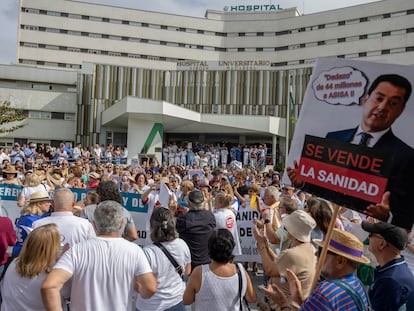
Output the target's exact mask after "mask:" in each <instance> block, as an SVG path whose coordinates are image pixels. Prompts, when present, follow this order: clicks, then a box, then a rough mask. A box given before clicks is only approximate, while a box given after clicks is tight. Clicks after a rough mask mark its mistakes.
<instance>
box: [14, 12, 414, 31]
mask: <svg viewBox="0 0 414 311" xmlns="http://www.w3.org/2000/svg"><path fill="white" fill-rule="evenodd" d="M21 11H22V12H24V13H31V14H42V15H49V16H58V17H66V18H74V19H82V20H89V21H95V22H105V23H113V24H122V25H130V26H136V27H148V28H153V29H163V30H170V31H180V32H188V33H197V34H204V35H214V36H221V37H237V36H239V37H242V36H258V37H260V36H281V35H288V34H291V33H296V32H304V31H312V30H318V29H325V28H330V27H338V26H345V25H352V24H355V23H364V22H369V21H375V20H380V19H387V18H391V17H398V16H403V15H411V14H414V9H409V10H404V11H397V12H393V13H385V14H380V15H372V16H369V17H361V18H356V19H349V20H342V21H339V22H334V23H329V24H319V25H313V26H307V27H300V28H295V29H288V30H282V31H276V32H274V31H272V32H233V33H230V32H229V33H227V32H214V31H207V30H203V29H194V28H184V27H176V26H166V25H161V24H150V23H145V22H137V21H129V20H120V19H115V18H106V17H98V16H89V15H80V14H72V13H65V12H56V11H47V10H40V9H35V8H26V7H22V8H21Z"/></svg>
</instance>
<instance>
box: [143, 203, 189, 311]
mask: <svg viewBox="0 0 414 311" xmlns="http://www.w3.org/2000/svg"><path fill="white" fill-rule="evenodd" d="M150 222H151V240H152V241H153V242H154V243H153V244H150V245H147V246H145V247H144V253H145V256H146V257H147V259H148V262H149V263H150V266H151V269H152V271H153V272H154V274H155V276H156V278H157V292H156V293H155V294H154V295H153V296H152V297H151V298H149V299H145V298H143V297H141V295H138V297H137V301H136V310H137V311H140V310H154V311H155V310H159V311H163V310H174V311H180V310H181V311H184V310H185V309H184V305H183V302H182V300H183V294H184V289H185V283H184V281H183V279H182V277H184V276H186V275H189V274H190V272H191V254H190V249H189V248H188V246H187V244H186V243H185V242H184V241H183V240H182V239H180V238H177V231H176V229H175V218H174V216H173V215H172V213H171V212H170V210H168V209H167V208H164V207H162V206H160V207H157V208H155V209H154V211H153V212H152V215H151V219H150ZM160 244H161V245H160ZM163 249H165V250H163ZM165 251H166V252H168V253H169V255H170V256H171V257H172V258H173V259H174V260H175V263H176V265H177V267H175V264H173V263H172V262H171V260H170V259H169V258H168V257H167V255H166V254H165ZM180 271H181V272H180Z"/></svg>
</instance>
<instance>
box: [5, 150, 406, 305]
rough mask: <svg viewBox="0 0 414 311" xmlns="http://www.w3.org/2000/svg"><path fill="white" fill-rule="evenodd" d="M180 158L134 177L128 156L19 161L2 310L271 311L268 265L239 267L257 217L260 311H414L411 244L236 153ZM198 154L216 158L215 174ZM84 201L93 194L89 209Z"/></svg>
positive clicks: (13, 174) (8, 171)
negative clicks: (128, 205) (136, 212)
mask: <svg viewBox="0 0 414 311" xmlns="http://www.w3.org/2000/svg"><path fill="white" fill-rule="evenodd" d="M173 146H174V144H167V145H166V147H165V148H164V149H166V152H167V154H164V155H163V156H164V157H165V158H166V159H170V158H172V157H170V152H171V153H173V154H174V159H175V158H176V157H175V154H176V153H178V152H182V151H186V152H187V155H186V162H184V161H182V160H183V158H182V157H181V156H180V163H179V164H177V163H176V162H171V163H170V162H169V161H158V160H157V159H154V160H153V161H147V162H143V163H142V164H138V165H126V164H122V154H121V153H120V154H119V155H120V156H119V162H118V160H117V159H116V158H115V157H113V158H112V159H113V160H111V161H102V158H101V159H99V161H98V160H97V159H95V160H91V158H90V157H89V156H85V157H83V156H82V155H81V156H80V157H78V158H74V159H73V160H72V159H69V158H62V159H60V160H58V161H56V162H51V161H50V159H49V160H46V159H41V160H38V159H37V158H36V156H35V160H34V162H30V161H28V160H27V159H28V158H26V160H25V159H24V158H22V159H20V160H21V162H20V163H19V162H18V161H19V160H18V159H16V156H15V157H13V156H12V155H11V154H12V153H11V152H10V153H9V154H8V156H9V158H8V159H3V161H2V168H1V169H2V176H3V177H2V179H1V180H0V183H1V184H5V185H20V186H22V189H21V191H20V192H19V194H18V198H16V199H17V204H18V206H20V207H21V215H20V217H19V219H18V220H17V222H16V224H12V222H11V220H10V219H9V218H7V217H0V224H1V225H0V267H1V271H0V272H3V270H4V273H2V285H1V295H2V299H3V302H2V305H1V310H2V311H3V310H4V311H7V310H61V309H67V308H68V306H70V309H71V310H75V311H76V310H132V309H133V308H134V309H135V310H140V311H142V310H186V306H189V305H192V307H193V309H195V310H245V308H246V304H248V303H254V302H256V301H257V292H256V289H255V288H254V287H253V285H252V280H251V276H253V275H254V274H255V273H256V272H257V266H258V265H257V264H255V263H247V262H237V261H238V260H237V256H240V255H242V247H241V243H240V242H241V237H240V235H239V230H238V223H237V219H238V217H237V216H238V213H240V212H243V211H256V212H257V215H259V217H257V218H255V219H254V220H253V222H252V223H251V232H252V234H253V238H254V239H255V240H256V245H257V251H258V254H259V255H260V258H261V264H262V267H263V270H264V277H263V283H264V286H263V287H261V290H262V291H263V292H264V293H265V294H266V297H265V299H264V300H260V301H259V302H258V307H259V309H260V310H285V311H286V310H298V309H301V310H368V308H370V307H371V308H372V310H403V308H405V309H404V310H414V276H413V274H412V272H411V271H410V269H409V268H408V266H407V263H406V261H405V258H404V256H403V255H402V251H403V250H405V249H406V247H407V246H410V240H411V232H407V231H406V230H404V229H401V228H399V227H396V226H394V225H392V224H389V223H386V222H378V221H377V220H375V219H373V218H369V217H368V218H366V217H365V216H364V215H362V214H359V213H356V212H354V211H352V210H348V209H345V208H340V212H339V214H338V217H337V218H335V219H332V218H333V216H334V208H333V205H332V203H331V202H328V201H326V200H324V199H322V198H317V197H313V196H312V195H311V194H309V193H305V192H303V191H301V190H300V189H295V188H294V187H293V186H291V185H288V184H284V183H283V182H282V181H281V176H280V174H279V172H276V171H273V169H269V170H267V171H263V170H260V167H258V166H257V163H256V162H255V163H252V162H251V158H248V159H250V160H249V161H250V162H249V161H247V164H246V165H244V164H245V161H244V158H243V157H242V153H241V152H238V155H235V156H234V157H233V155H232V156H231V158H234V160H233V161H236V162H237V163H235V162H233V164H232V161H229V159H228V160H227V161H222V160H218V161H217V162H215V160H214V157H213V156H212V155H214V154H216V153H218V152H220V155H222V154H223V153H222V152H223V150H225V147H224V148H221V149H220V146H216V147H213V146H210V147H213V149H209V148H207V151H206V150H204V149H203V148H199V147H202V146H197V145H196V144H194V145H193V146H192V148H191V149H190V148H188V146H187V148H186V149H187V150H184V149H183V148H181V149H182V150H180V147H177V149H176V148H173ZM30 147H31V146H30V144H29V149H31V148H30ZM98 147H99V146H98ZM260 147H261V148H266V147H265V146H263V145H262V146H259V148H258V149H259V150H260V149H261V148H260ZM20 148H21V147H20V146H18V145H16V146H15V149H16V150H17V149H20ZM62 148H63V149H64V146H62ZM196 148H199V149H198V150H197V149H196ZM115 149H116V148H115ZM175 149H176V150H175ZM195 150H197V151H195ZM239 150H242V149H240V148H239ZM163 152H164V150H163ZM188 152H194V154H196V153H198V154H200V153H201V154H202V157H205V156H206V154H207V153H211V152H212V153H211V156H210V160H209V161H207V162H206V164H205V165H204V164H201V163H200V162H201V161H200V162H198V163H196V162H190V161H189V157H188ZM230 153H231V151H230ZM23 154H25V152H23ZM20 155H21V154H20ZM21 156H22V155H21ZM72 156H73V154H72ZM22 157H23V156H22ZM24 157H26V155H24ZM29 158H30V157H29ZM105 158H107V156H105ZM239 159H240V160H239ZM224 160H225V159H224ZM174 161H175V160H174ZM187 161H188V162H187ZM238 162H240V164H239V163H238ZM19 164H20V166H19ZM27 164H32V165H31V166H30V165H27ZM200 164H201V165H200ZM216 164H217V165H216ZM72 188H85V189H89V190H90V192H88V194H87V196H86V198H85V200H83V201H79V202H75V197H74V194H73V192H72V191H71V190H72ZM163 191H167V192H168V194H169V199H168V202H166V203H165V204H164V203H162V202H161V201H162V198H161V197H162V195H161V193H162V192H163ZM122 192H128V193H136V194H139V195H140V197H141V201H142V203H143V204H144V205H146V206H147V207H148V213H147V214H146V215H147V217H148V218H147V219H146V222H145V228H136V225H135V223H134V220H133V217H132V216H131V214H130V212H129V211H128V210H127V209H125V208H124V207H123V206H122V205H121V204H122V199H121V193H122ZM332 222H334V223H335V229H334V230H333V234H332V238H331V239H330V240H329V241H327V240H325V237H326V235H327V233H328V231H329V229H328V228H329V224H330V223H332ZM137 229H139V230H145V231H147V232H148V235H147V239H146V241H145V243H144V244H145V245H144V246H143V247H141V246H139V245H138V243H136V241H137V239H138V235H137ZM8 247H13V248H12V252H11V253H10V252H9V253H8V252H7V249H8ZM410 249H413V248H410ZM319 256H320V257H319ZM319 258H324V259H323V266H322V270H321V273H320V274H318V273H319V272H318V271H317V269H316V267H317V263H318V260H319ZM249 264H251V266H249ZM364 271H365V273H364ZM315 278H318V279H319V282H318V284H317V285H316V286H315V287H314V286H313V281H314V279H315ZM367 289H368V290H367Z"/></svg>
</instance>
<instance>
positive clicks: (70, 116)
mask: <svg viewBox="0 0 414 311" xmlns="http://www.w3.org/2000/svg"><path fill="white" fill-rule="evenodd" d="M75 119H76V115H75V114H74V113H65V120H67V121H74V120H75Z"/></svg>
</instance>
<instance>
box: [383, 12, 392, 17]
mask: <svg viewBox="0 0 414 311" xmlns="http://www.w3.org/2000/svg"><path fill="white" fill-rule="evenodd" d="M390 17H391V14H390V13H385V14H383V15H382V18H390Z"/></svg>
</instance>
